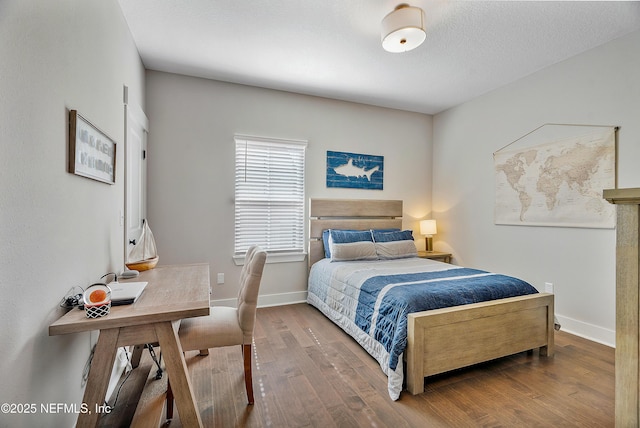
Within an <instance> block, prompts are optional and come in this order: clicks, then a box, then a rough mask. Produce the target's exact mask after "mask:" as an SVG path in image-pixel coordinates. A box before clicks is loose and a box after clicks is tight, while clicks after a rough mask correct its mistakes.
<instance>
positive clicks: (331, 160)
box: [327, 151, 384, 190]
mask: <svg viewBox="0 0 640 428" xmlns="http://www.w3.org/2000/svg"><path fill="white" fill-rule="evenodd" d="M383 176H384V156H375V155H363V154H358V153H345V152H333V151H327V187H346V188H353V189H374V190H382V183H383Z"/></svg>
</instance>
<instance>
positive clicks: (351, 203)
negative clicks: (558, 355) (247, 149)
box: [308, 199, 554, 394]
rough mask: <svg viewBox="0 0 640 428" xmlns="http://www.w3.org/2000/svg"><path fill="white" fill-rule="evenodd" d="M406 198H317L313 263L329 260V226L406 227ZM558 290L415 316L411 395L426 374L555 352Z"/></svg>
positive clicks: (411, 333)
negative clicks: (555, 295)
mask: <svg viewBox="0 0 640 428" xmlns="http://www.w3.org/2000/svg"><path fill="white" fill-rule="evenodd" d="M402 214H403V212H402V201H399V200H370V199H366V200H362V199H311V200H310V206H309V215H310V224H309V256H308V261H309V267H311V265H313V263H315V262H316V261H318V260H320V259H323V258H324V245H323V243H322V231H323V230H326V229H352V230H367V229H383V228H402ZM553 304H554V300H553V294H548V293H538V294H533V295H527V296H521V297H511V298H507V299H499V300H493V301H490V302H482V303H475V304H470V305H462V306H455V307H451V308H444V309H436V310H431V311H424V312H417V313H413V314H410V315H409V320H408V331H407V335H408V344H407V349H406V351H405V353H404V357H405V359H406V363H407V370H406V373H405V379H406V383H407V390H409V392H410V393H411V394H420V393H422V392H424V378H425V377H426V376H431V375H434V374H438V373H444V372H447V371H450V370H454V369H458V368H461V367H466V366H470V365H473V364H477V363H481V362H484V361H489V360H493V359H496V358H500V357H504V356H507V355H512V354H516V353H518V352H523V351H528V350H532V349H535V348H539V349H540V355H541V356H548V357H551V356H553V352H554V349H553V348H554V308H553Z"/></svg>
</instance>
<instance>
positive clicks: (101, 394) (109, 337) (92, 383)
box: [76, 328, 120, 428]
mask: <svg viewBox="0 0 640 428" xmlns="http://www.w3.org/2000/svg"><path fill="white" fill-rule="evenodd" d="M119 334H120V330H119V329H117V328H110V329H107V330H100V336H98V343H97V344H96V349H95V352H94V354H93V361H92V362H91V368H90V369H89V377H88V379H87V385H86V388H85V390H84V398H83V399H82V402H83V403H85V404H86V405H87V406H88V410H89V412H88V413H80V414H79V415H78V423H77V424H76V427H77V428H84V427H96V426H98V420H99V419H100V413H99V412H97V411H96V410H97V409H98V406H102V405H103V404H104V400H105V396H106V395H107V389H108V388H109V378H110V377H111V371H112V370H113V362H114V361H115V359H116V352H117V350H118V348H117V343H118V335H119Z"/></svg>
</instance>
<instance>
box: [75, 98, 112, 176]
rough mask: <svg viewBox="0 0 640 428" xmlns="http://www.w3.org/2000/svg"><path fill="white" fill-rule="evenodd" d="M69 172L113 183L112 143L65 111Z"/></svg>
mask: <svg viewBox="0 0 640 428" xmlns="http://www.w3.org/2000/svg"><path fill="white" fill-rule="evenodd" d="M69 172H70V173H72V174H75V175H79V176H82V177H86V178H90V179H92V180H96V181H100V182H103V183H107V184H115V182H116V142H115V141H114V140H113V139H112V138H111V137H109V136H108V135H107V134H105V133H104V132H102V131H101V130H100V129H99V128H98V127H96V126H95V125H93V124H92V123H91V122H89V121H88V120H87V119H86V118H84V117H83V116H82V115H80V113H78V111H77V110H69Z"/></svg>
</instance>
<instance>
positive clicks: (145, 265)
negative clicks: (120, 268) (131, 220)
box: [125, 220, 158, 272]
mask: <svg viewBox="0 0 640 428" xmlns="http://www.w3.org/2000/svg"><path fill="white" fill-rule="evenodd" d="M132 244H133V248H132V249H131V252H130V253H129V258H128V259H129V261H127V263H125V265H126V266H127V268H128V269H130V270H137V271H138V272H142V271H145V270H149V269H153V268H154V267H156V265H157V264H158V249H157V248H156V241H155V239H154V238H153V233H152V232H151V229H150V228H149V222H148V221H146V220H144V226H143V227H142V234H141V235H140V238H139V239H138V241H137V242H135V241H133V242H132Z"/></svg>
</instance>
